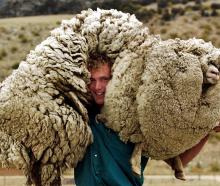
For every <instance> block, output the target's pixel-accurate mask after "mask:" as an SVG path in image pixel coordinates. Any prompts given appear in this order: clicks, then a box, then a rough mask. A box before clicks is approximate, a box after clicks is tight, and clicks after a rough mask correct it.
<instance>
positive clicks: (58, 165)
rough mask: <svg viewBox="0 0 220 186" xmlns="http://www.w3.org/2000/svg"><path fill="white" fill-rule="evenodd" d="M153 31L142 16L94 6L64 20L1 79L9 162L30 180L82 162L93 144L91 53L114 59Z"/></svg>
mask: <svg viewBox="0 0 220 186" xmlns="http://www.w3.org/2000/svg"><path fill="white" fill-rule="evenodd" d="M146 36H148V29H147V28H144V27H143V26H142V23H140V22H139V21H138V20H137V19H136V18H135V16H133V15H132V16H131V15H130V14H125V13H122V12H119V11H116V10H100V9H98V10H97V11H93V10H90V9H89V10H87V11H82V13H81V14H78V15H76V16H75V17H73V18H72V19H71V20H64V21H62V24H61V26H60V27H58V28H56V29H54V30H52V31H51V35H50V36H49V37H48V38H47V39H45V40H44V41H43V42H42V43H40V44H39V45H38V46H36V48H35V49H34V50H32V51H30V53H29V54H28V55H27V57H26V59H25V60H24V61H22V62H21V63H20V65H19V67H18V69H17V70H15V71H13V73H12V74H11V75H10V76H9V77H8V78H6V79H5V80H4V81H3V82H2V83H1V85H0V103H1V107H0V126H1V128H0V133H1V134H2V135H1V137H0V138H1V142H0V149H1V150H0V161H1V162H2V165H3V166H5V167H8V166H10V165H14V166H15V167H17V168H19V169H22V170H23V172H24V174H25V175H26V177H27V185H31V184H34V185H36V186H42V185H44V186H50V185H53V186H54V185H61V179H60V176H61V174H62V172H63V171H65V170H66V169H67V168H72V167H75V166H76V165H77V163H78V161H80V160H81V159H82V158H83V155H84V154H85V151H86V147H87V146H88V145H89V144H91V143H92V138H93V137H92V133H91V129H90V127H89V126H88V113H87V109H86V105H87V104H88V103H89V99H90V98H89V93H88V91H87V84H88V82H89V77H90V74H89V72H88V69H87V59H88V57H89V54H90V53H94V52H96V51H99V52H102V53H106V54H107V55H108V56H109V57H111V58H112V59H114V58H116V57H117V56H118V55H120V53H121V52H123V51H127V53H129V51H134V50H135V48H137V47H138V45H139V44H140V43H142V42H143V41H144V40H145V38H146ZM131 39H133V40H135V41H136V42H131Z"/></svg>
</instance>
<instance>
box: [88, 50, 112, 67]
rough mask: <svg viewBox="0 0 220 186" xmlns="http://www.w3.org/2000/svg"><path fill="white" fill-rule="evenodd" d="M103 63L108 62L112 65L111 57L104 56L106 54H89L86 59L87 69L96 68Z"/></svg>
mask: <svg viewBox="0 0 220 186" xmlns="http://www.w3.org/2000/svg"><path fill="white" fill-rule="evenodd" d="M103 64H108V65H109V66H110V67H112V65H113V62H112V59H111V58H109V57H108V56H106V54H99V53H95V54H90V55H89V58H88V61H87V68H88V69H97V68H99V67H100V66H101V65H103Z"/></svg>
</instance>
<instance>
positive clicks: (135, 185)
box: [74, 55, 218, 186]
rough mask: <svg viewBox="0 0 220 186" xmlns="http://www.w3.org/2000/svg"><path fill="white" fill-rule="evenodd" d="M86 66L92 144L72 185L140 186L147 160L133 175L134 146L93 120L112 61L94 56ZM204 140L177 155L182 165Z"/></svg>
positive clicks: (190, 157) (100, 104) (79, 165)
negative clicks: (89, 94)
mask: <svg viewBox="0 0 220 186" xmlns="http://www.w3.org/2000/svg"><path fill="white" fill-rule="evenodd" d="M88 64H89V65H90V66H89V67H88V69H89V71H90V73H91V79H90V84H89V85H88V88H89V90H90V92H91V95H92V97H93V101H94V103H93V104H92V105H91V106H90V108H88V110H89V119H90V127H91V129H92V132H93V136H94V142H93V143H92V144H91V145H90V146H89V147H88V149H87V152H86V155H85V157H84V159H83V160H82V161H81V162H79V163H78V165H77V167H76V168H75V171H74V174H75V183H76V185H77V186H104V185H109V186H141V185H142V184H143V171H144V168H145V166H146V164H147V161H148V158H145V157H142V160H141V175H140V176H138V175H135V174H134V173H133V172H132V169H131V165H130V158H131V154H132V151H133V149H134V144H132V143H129V142H128V143H127V144H125V143H123V142H122V141H121V140H120V139H119V137H118V135H117V133H115V132H114V131H112V130H111V129H108V128H107V127H105V125H104V124H102V123H99V122H98V121H97V120H96V115H97V114H98V113H99V112H100V109H101V108H102V106H103V104H104V98H105V92H106V86H107V84H108V82H109V80H110V79H111V67H112V63H111V60H110V59H109V58H107V57H106V56H104V55H97V56H92V57H91V59H90V61H89V63H88ZM217 130H218V129H217ZM207 139H208V136H207V137H205V138H204V139H203V140H201V141H200V143H199V144H197V145H196V146H195V147H193V148H192V149H190V150H188V151H186V152H184V153H183V154H181V155H180V159H181V161H182V164H183V166H186V164H187V163H188V162H189V161H191V160H192V159H193V158H194V157H195V156H196V155H197V154H198V153H199V152H200V150H201V149H202V147H203V146H204V144H205V143H206V141H207Z"/></svg>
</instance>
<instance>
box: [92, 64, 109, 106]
mask: <svg viewBox="0 0 220 186" xmlns="http://www.w3.org/2000/svg"><path fill="white" fill-rule="evenodd" d="M90 73H91V79H90V84H89V86H88V87H89V90H90V91H91V93H92V97H93V99H94V101H95V103H96V104H97V105H98V106H100V107H101V106H103V104H104V98H105V91H106V86H107V84H108V82H109V80H110V79H111V68H110V66H109V65H108V64H103V65H101V66H100V67H98V68H93V69H90Z"/></svg>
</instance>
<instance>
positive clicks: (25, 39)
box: [18, 34, 29, 43]
mask: <svg viewBox="0 0 220 186" xmlns="http://www.w3.org/2000/svg"><path fill="white" fill-rule="evenodd" d="M18 38H19V39H20V41H21V43H27V42H29V40H28V38H27V36H25V35H24V34H19V35H18Z"/></svg>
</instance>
